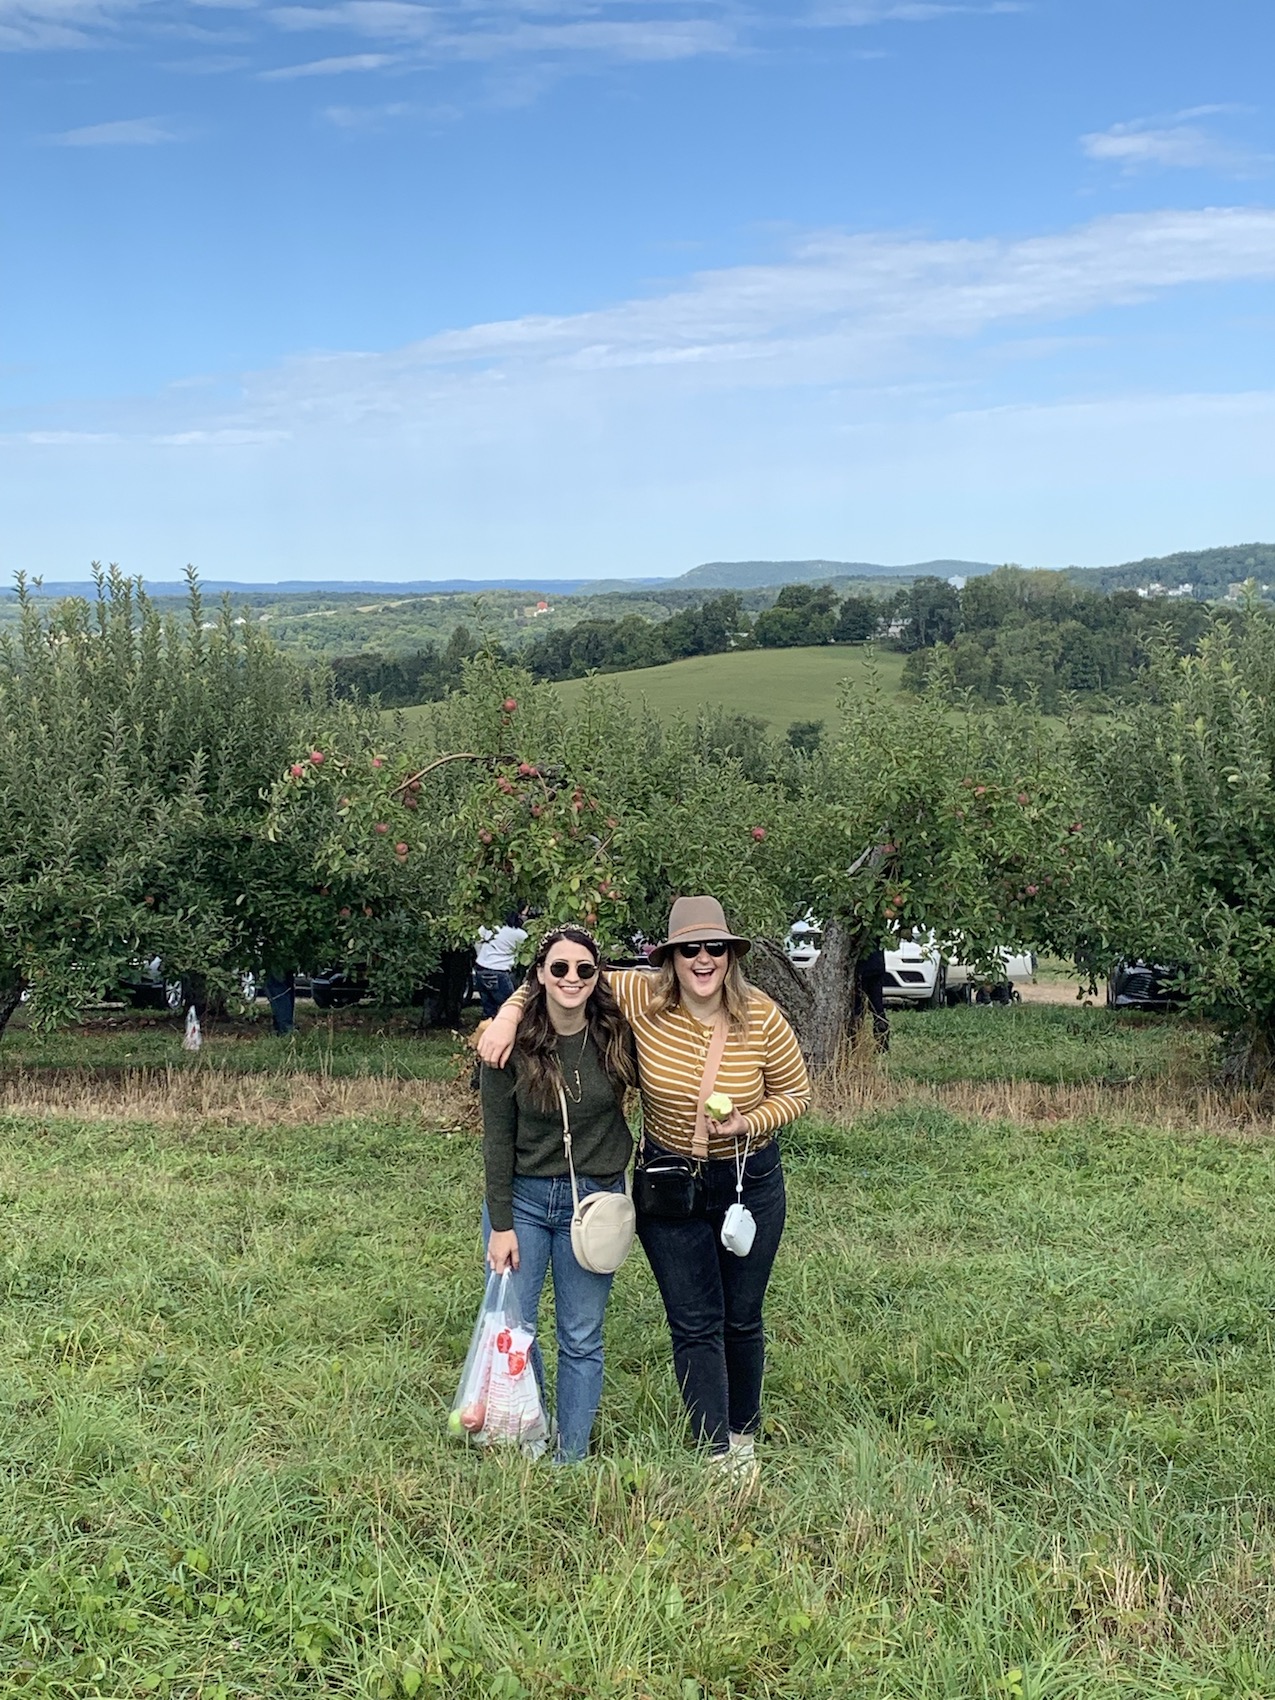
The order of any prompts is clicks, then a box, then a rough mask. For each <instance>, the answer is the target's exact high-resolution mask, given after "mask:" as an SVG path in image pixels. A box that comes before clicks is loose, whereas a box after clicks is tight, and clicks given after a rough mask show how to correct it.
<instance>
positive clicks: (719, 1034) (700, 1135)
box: [691, 1010, 728, 1158]
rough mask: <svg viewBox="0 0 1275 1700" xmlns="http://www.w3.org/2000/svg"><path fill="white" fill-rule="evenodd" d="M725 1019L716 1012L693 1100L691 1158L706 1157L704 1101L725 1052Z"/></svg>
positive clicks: (712, 1086) (706, 1120)
mask: <svg viewBox="0 0 1275 1700" xmlns="http://www.w3.org/2000/svg"><path fill="white" fill-rule="evenodd" d="M727 1031H728V1028H727V1022H726V1017H725V1015H724V1014H723V1013H722V1011H721V1010H718V1012H717V1020H716V1022H715V1023H714V1027H713V1037H712V1038H711V1039H710V1040H709V1042H708V1055H707V1056H706V1057H705V1058H704V1078H703V1079H702V1080H701V1081H700V1083H699V1096H698V1098H697V1099H696V1100H695V1134H694V1137H693V1138H692V1140H691V1156H692V1157H700V1158H703V1157H707V1156H708V1117H707V1116H706V1115H705V1114H704V1100H705V1098H707V1097H710V1096H711V1094H712V1091H713V1088H714V1087H715V1086H716V1084H717V1071H718V1069H719V1068H720V1067H721V1066H722V1056H723V1053H724V1052H725V1050H726V1034H727Z"/></svg>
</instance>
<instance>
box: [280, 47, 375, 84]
mask: <svg viewBox="0 0 1275 1700" xmlns="http://www.w3.org/2000/svg"><path fill="white" fill-rule="evenodd" d="M394 62H395V55H394V54H392V53H345V54H342V55H340V56H339V57H337V58H333V59H311V60H308V61H307V63H305V64H304V65H280V66H279V67H278V68H277V69H275V70H273V71H262V72H260V77H261V80H262V82H265V83H283V82H291V81H292V80H293V79H294V78H296V77H332V76H339V75H341V74H342V73H343V72H346V71H379V70H380V69H381V68H382V67H383V66H385V65H392V64H394Z"/></svg>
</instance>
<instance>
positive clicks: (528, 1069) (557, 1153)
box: [481, 926, 637, 1463]
mask: <svg viewBox="0 0 1275 1700" xmlns="http://www.w3.org/2000/svg"><path fill="white" fill-rule="evenodd" d="M600 964H601V953H600V951H599V948H598V943H597V940H596V939H595V938H594V937H593V935H592V933H590V932H588V931H587V929H585V928H583V927H573V926H566V927H555V928H553V929H551V930H550V931H549V932H547V933H546V934H545V935H544V937H543V938H542V939H541V940H540V944H539V947H538V949H537V951H536V957H535V962H534V963H533V965H532V968H531V972H530V973H529V974H528V976H527V980H526V983H525V984H524V985H523V986H522V987H521V988H520V991H519V994H518V995H519V997H520V998H521V999H522V1013H523V1020H522V1024H521V1026H520V1027H519V1028H518V1029H517V1031H516V1033H514V1032H513V1031H511V1032H510V1043H509V1044H508V1045H506V1046H505V1047H504V1055H503V1056H502V1057H501V1058H500V1061H499V1062H496V1061H495V1060H494V1058H492V1059H487V1064H486V1066H484V1068H483V1071H482V1080H481V1091H482V1108H483V1167H484V1170H485V1174H486V1201H485V1204H484V1209H483V1215H484V1218H485V1220H484V1224H483V1226H484V1233H485V1237H486V1242H487V1262H488V1264H489V1265H490V1266H491V1268H492V1269H493V1270H494V1271H495V1272H496V1273H497V1274H503V1273H504V1272H505V1271H506V1270H512V1271H513V1277H514V1287H515V1292H516V1295H517V1299H518V1303H519V1306H520V1307H521V1309H522V1313H523V1316H524V1317H525V1318H526V1320H527V1322H528V1324H529V1326H531V1327H532V1328H534V1327H535V1325H536V1319H537V1314H538V1311H539V1308H540V1295H541V1292H542V1290H543V1288H544V1283H545V1276H546V1275H547V1274H548V1272H549V1270H550V1268H552V1270H553V1295H554V1309H555V1312H556V1316H557V1341H558V1371H557V1430H558V1439H557V1451H556V1454H555V1456H556V1458H557V1459H558V1461H559V1462H561V1463H576V1462H578V1461H579V1460H580V1459H581V1458H583V1457H584V1456H585V1454H586V1453H587V1451H588V1449H589V1436H590V1434H591V1433H592V1431H593V1421H594V1418H595V1417H596V1416H597V1412H598V1405H599V1403H600V1401H601V1398H602V1320H603V1317H604V1315H605V1312H606V1306H607V1299H608V1297H609V1296H610V1292H611V1281H612V1277H611V1276H610V1275H598V1274H595V1273H593V1271H592V1270H589V1269H585V1268H584V1267H583V1266H582V1265H581V1264H580V1263H578V1262H577V1261H576V1257H575V1254H574V1252H573V1250H572V1245H571V1219H572V1215H573V1209H574V1200H573V1197H572V1188H571V1180H570V1174H569V1169H568V1160H567V1156H566V1151H565V1146H564V1140H563V1113H564V1112H563V1103H564V1099H565V1106H566V1115H567V1117H568V1119H569V1123H570V1128H571V1143H572V1152H573V1157H574V1161H575V1166H576V1179H577V1184H578V1186H579V1189H580V1194H581V1197H582V1198H584V1197H587V1196H588V1194H590V1193H592V1192H623V1190H624V1184H625V1174H626V1171H627V1169H628V1166H629V1158H630V1157H631V1156H632V1155H633V1139H632V1136H631V1134H630V1133H629V1126H628V1123H627V1121H626V1120H625V1118H624V1094H625V1092H626V1090H627V1089H628V1087H630V1086H631V1085H633V1084H634V1082H635V1081H636V1078H637V1068H636V1064H635V1062H634V1057H633V1040H632V1035H631V1034H630V1032H629V1027H628V1023H627V1022H626V1021H625V1019H624V1017H623V1016H622V1015H621V1013H620V1011H619V1009H618V1008H617V1007H616V1002H615V999H614V997H613V996H612V994H611V992H610V990H609V989H608V987H607V985H606V984H605V982H604V981H603V980H602V979H601V977H600V975H599V973H598V969H599V967H600ZM508 1025H509V1024H508V1023H506V1026H508ZM515 1038H516V1041H517V1043H516V1044H515V1043H514V1042H513V1041H514V1039H515ZM511 1052H512V1055H510V1053H511ZM560 1089H561V1091H562V1092H563V1094H564V1099H560V1097H559V1091H560ZM533 1362H534V1364H535V1369H536V1375H537V1377H538V1379H539V1380H540V1384H541V1389H542V1391H543V1388H544V1374H543V1364H542V1362H541V1360H540V1356H539V1350H538V1348H533Z"/></svg>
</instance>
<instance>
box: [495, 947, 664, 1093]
mask: <svg viewBox="0 0 1275 1700" xmlns="http://www.w3.org/2000/svg"><path fill="white" fill-rule="evenodd" d="M563 939H569V940H570V942H571V943H572V944H575V945H579V946H580V947H581V948H582V949H584V950H587V951H588V953H589V955H590V956H591V957H592V958H593V960H594V962H595V963H596V964H597V966H598V968H599V969H601V967H602V952H601V950H600V949H599V948H598V941H597V940H596V939H595V938H594V937H593V935H592V933H589V932H586V931H585V930H584V928H583V927H572V926H566V927H555V928H554V929H553V930H552V932H548V933H546V934H545V936H544V938H542V939H541V941H540V948H539V949H538V950H537V951H536V959H535V962H534V964H533V965H532V972H531V973H530V974H528V975H527V981H526V984H527V1000H526V1002H525V1004H524V1005H523V1015H522V1020H521V1021H520V1022H519V1024H518V1039H517V1042H516V1044H515V1047H514V1056H515V1058H516V1059H517V1065H518V1072H519V1074H520V1075H521V1077H522V1079H523V1080H524V1081H525V1082H526V1086H527V1095H528V1097H529V1098H530V1099H531V1101H532V1103H533V1104H535V1106H536V1107H537V1109H540V1110H546V1111H547V1110H556V1109H557V1107H558V1087H559V1086H560V1085H561V1084H562V1064H561V1063H560V1062H559V1060H558V1035H557V1032H556V1031H555V1029H554V1025H553V1023H552V1021H550V1019H549V1000H548V997H547V996H546V994H545V989H544V987H543V986H542V985H541V983H540V976H539V975H538V974H537V973H536V972H535V969H537V968H541V967H543V966H544V961H545V958H546V956H548V954H549V947H550V946H551V945H554V944H558V943H560V942H561V941H562V940H563ZM584 1019H585V1025H586V1027H587V1028H588V1030H589V1037H590V1038H591V1039H592V1040H593V1044H594V1048H595V1050H596V1051H597V1053H598V1058H599V1060H600V1062H601V1064H602V1070H603V1073H604V1074H605V1075H606V1077H607V1079H608V1080H609V1081H610V1082H611V1087H612V1090H613V1091H614V1093H615V1095H616V1097H617V1098H618V1099H621V1100H622V1099H623V1097H624V1094H625V1093H626V1092H627V1091H628V1089H629V1087H630V1086H636V1085H637V1056H636V1054H635V1052H634V1048H633V1031H632V1029H631V1028H630V1026H629V1024H628V1022H627V1021H626V1020H625V1019H624V1016H623V1014H622V1013H621V1011H620V1006H619V1004H618V1003H616V1001H615V994H614V992H613V991H612V990H611V988H610V987H609V986H608V985H607V983H606V979H605V977H604V976H603V975H602V974H601V973H599V974H598V976H597V978H596V980H595V981H594V986H593V991H592V992H591V993H590V994H589V999H588V1002H587V1003H586V1004H585V1006H584Z"/></svg>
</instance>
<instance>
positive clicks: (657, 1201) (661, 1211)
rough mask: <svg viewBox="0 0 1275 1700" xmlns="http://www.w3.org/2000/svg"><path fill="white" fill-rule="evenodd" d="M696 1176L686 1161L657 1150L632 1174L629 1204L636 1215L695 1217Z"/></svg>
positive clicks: (675, 1217) (679, 1218) (687, 1160)
mask: <svg viewBox="0 0 1275 1700" xmlns="http://www.w3.org/2000/svg"><path fill="white" fill-rule="evenodd" d="M695 1194H696V1177H695V1170H694V1168H693V1167H692V1166H691V1163H690V1160H689V1159H688V1158H686V1157H679V1156H677V1154H676V1153H675V1152H668V1151H661V1152H658V1153H657V1154H654V1155H652V1156H651V1157H650V1158H648V1159H646V1160H645V1161H641V1160H639V1162H638V1165H637V1167H636V1168H635V1169H634V1171H633V1203H634V1206H635V1207H636V1209H637V1213H638V1215H639V1216H663V1217H665V1218H667V1219H670V1220H674V1221H676V1220H681V1219H684V1218H685V1217H688V1216H693V1215H694V1214H695Z"/></svg>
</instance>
